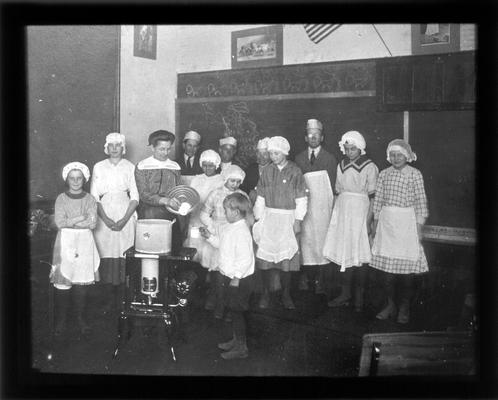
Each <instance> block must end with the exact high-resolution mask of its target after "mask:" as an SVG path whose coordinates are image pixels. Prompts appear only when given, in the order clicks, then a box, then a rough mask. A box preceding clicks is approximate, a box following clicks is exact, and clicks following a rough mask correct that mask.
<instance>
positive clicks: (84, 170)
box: [62, 161, 90, 182]
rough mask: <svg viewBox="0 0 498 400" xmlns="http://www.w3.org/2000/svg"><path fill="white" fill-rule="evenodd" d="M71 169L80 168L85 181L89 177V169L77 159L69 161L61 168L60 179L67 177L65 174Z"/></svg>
mask: <svg viewBox="0 0 498 400" xmlns="http://www.w3.org/2000/svg"><path fill="white" fill-rule="evenodd" d="M73 169H77V170H80V171H81V173H82V174H83V176H84V177H85V179H86V181H87V182H88V180H89V179H90V170H89V169H88V167H87V166H86V165H85V164H83V163H80V162H78V161H74V162H70V163H69V164H67V165H66V166H65V167H64V168H63V169H62V179H64V181H65V180H66V179H67V175H68V174H69V172H71V171H72V170H73Z"/></svg>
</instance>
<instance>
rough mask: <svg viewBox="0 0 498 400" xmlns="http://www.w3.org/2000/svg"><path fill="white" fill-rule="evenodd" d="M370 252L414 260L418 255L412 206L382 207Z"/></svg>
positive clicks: (418, 249) (417, 240)
mask: <svg viewBox="0 0 498 400" xmlns="http://www.w3.org/2000/svg"><path fill="white" fill-rule="evenodd" d="M372 254H373V255H375V256H377V255H378V256H383V257H388V258H398V259H402V260H408V261H412V262H416V261H417V260H418V258H419V257H420V244H419V239H418V233H417V220H416V217H415V210H414V209H413V207H382V209H381V210H380V214H379V222H378V225H377V232H376V233H375V239H374V243H373V246H372Z"/></svg>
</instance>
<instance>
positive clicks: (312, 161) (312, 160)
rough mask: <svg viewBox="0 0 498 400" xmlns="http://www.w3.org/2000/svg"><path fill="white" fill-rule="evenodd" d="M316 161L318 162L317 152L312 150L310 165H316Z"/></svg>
mask: <svg viewBox="0 0 498 400" xmlns="http://www.w3.org/2000/svg"><path fill="white" fill-rule="evenodd" d="M315 160H316V157H315V150H311V156H310V164H311V165H313V164H314V163H315Z"/></svg>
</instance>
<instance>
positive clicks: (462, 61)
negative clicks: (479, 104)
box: [376, 51, 476, 111]
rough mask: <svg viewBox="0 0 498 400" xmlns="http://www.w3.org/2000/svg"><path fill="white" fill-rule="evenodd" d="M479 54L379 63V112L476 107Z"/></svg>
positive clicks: (391, 60)
mask: <svg viewBox="0 0 498 400" xmlns="http://www.w3.org/2000/svg"><path fill="white" fill-rule="evenodd" d="M475 84H476V75H475V52H474V51H468V52H459V53H448V54H438V55H428V56H411V57H397V58H389V59H380V60H377V85H376V86H377V99H378V107H379V111H410V110H464V109H473V108H474V107H475Z"/></svg>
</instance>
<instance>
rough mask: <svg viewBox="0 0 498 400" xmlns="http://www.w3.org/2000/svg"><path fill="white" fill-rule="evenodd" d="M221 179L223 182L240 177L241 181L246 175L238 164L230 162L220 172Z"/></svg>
mask: <svg viewBox="0 0 498 400" xmlns="http://www.w3.org/2000/svg"><path fill="white" fill-rule="evenodd" d="M221 175H222V176H223V179H224V180H225V182H226V181H227V180H229V179H240V181H241V182H243V181H244V178H245V177H246V173H245V172H244V171H242V168H240V167H239V166H238V165H234V164H231V165H229V166H228V167H227V168H226V169H225V170H224V171H223V172H222V173H221Z"/></svg>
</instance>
